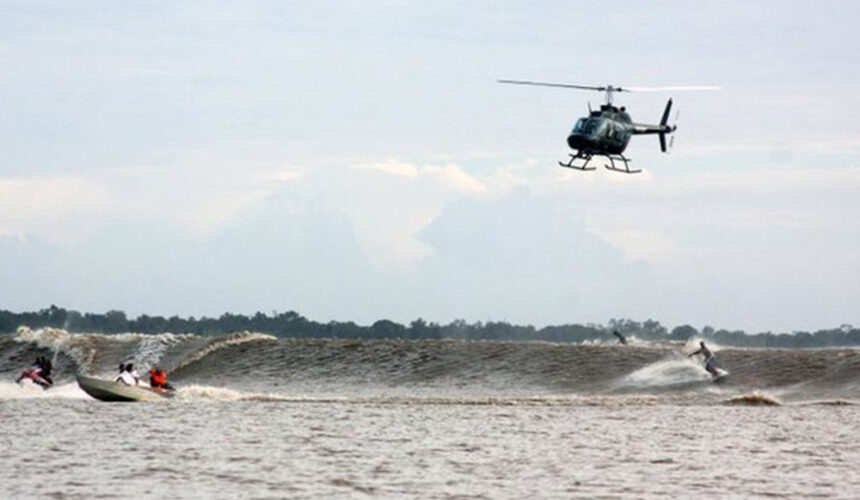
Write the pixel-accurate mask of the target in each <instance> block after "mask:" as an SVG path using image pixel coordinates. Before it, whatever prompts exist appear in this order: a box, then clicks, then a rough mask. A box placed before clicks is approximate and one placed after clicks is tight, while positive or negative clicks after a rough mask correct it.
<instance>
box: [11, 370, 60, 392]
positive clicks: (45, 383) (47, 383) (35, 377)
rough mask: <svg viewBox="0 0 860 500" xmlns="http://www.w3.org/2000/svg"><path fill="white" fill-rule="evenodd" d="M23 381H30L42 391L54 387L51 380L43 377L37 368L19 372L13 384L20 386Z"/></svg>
mask: <svg viewBox="0 0 860 500" xmlns="http://www.w3.org/2000/svg"><path fill="white" fill-rule="evenodd" d="M25 380H30V381H31V382H33V383H34V384H36V385H38V386H39V387H41V388H43V389H49V388H50V387H51V386H52V385H54V382H53V381H52V380H51V378H50V377H46V376H43V375H42V369H41V368H37V367H31V368H27V369H26V370H24V371H23V372H21V375H20V376H19V377H18V379H17V380H15V382H17V383H19V384H20V383H22V382H23V381H25Z"/></svg>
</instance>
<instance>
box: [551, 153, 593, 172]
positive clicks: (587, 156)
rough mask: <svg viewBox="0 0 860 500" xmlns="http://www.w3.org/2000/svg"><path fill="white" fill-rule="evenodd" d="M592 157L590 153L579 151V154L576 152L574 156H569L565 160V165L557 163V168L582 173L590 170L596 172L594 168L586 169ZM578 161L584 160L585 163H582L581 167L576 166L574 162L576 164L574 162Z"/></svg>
mask: <svg viewBox="0 0 860 500" xmlns="http://www.w3.org/2000/svg"><path fill="white" fill-rule="evenodd" d="M592 156H593V155H592V154H591V153H583V152H581V151H580V152H577V153H576V154H571V155H570V159H569V160H567V163H562V162H558V166H560V167H565V168H572V169H574V170H582V171H583V172H587V171H590V170H597V169H596V168H595V167H591V168H588V162H590V161H591V157H592ZM579 159H582V160H585V162H583V164H582V165H576V164H575V162H576V160H579Z"/></svg>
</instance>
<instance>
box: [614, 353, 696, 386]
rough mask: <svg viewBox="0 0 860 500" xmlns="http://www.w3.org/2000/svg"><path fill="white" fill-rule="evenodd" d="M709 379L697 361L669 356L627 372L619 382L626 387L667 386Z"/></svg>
mask: <svg viewBox="0 0 860 500" xmlns="http://www.w3.org/2000/svg"><path fill="white" fill-rule="evenodd" d="M710 379H711V376H710V374H708V372H707V371H706V370H705V369H704V368H703V367H702V366H701V365H700V364H699V363H696V362H695V361H693V360H691V359H688V358H670V359H664V360H662V361H657V362H656V363H651V364H650V365H648V366H645V367H643V368H640V369H638V370H636V371H635V372H632V373H629V374H627V375H626V376H624V377H623V378H622V379H621V380H620V381H619V384H620V385H621V386H628V387H629V386H632V387H667V386H673V385H681V384H687V383H691V382H700V381H706V380H710Z"/></svg>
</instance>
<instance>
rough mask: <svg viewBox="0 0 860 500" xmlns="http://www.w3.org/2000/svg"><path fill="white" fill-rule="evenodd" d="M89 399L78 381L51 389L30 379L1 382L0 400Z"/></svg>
mask: <svg viewBox="0 0 860 500" xmlns="http://www.w3.org/2000/svg"><path fill="white" fill-rule="evenodd" d="M57 398H59V399H87V398H89V396H87V395H86V393H84V391H82V390H81V388H80V387H78V384H77V383H74V382H71V383H68V384H62V385H56V386H54V387H51V388H50V389H42V388H41V387H39V386H38V385H36V384H34V383H33V382H31V381H29V380H24V381H22V382H21V383H20V384H19V383H15V382H0V400H3V399H57Z"/></svg>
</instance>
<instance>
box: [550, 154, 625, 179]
mask: <svg viewBox="0 0 860 500" xmlns="http://www.w3.org/2000/svg"><path fill="white" fill-rule="evenodd" d="M594 156H605V157H606V158H608V159H609V165H604V167H606V169H607V170H613V171H615V172H621V173H622V174H638V173H639V172H641V171H642V170H631V169H630V160H629V159H628V158H626V157H625V156H624V155H620V154H619V155H607V154H597V153H583V152H582V151H578V152H577V153H576V154H571V155H570V159H569V160H568V161H567V163H562V162H558V164H559V166H561V167H565V168H572V169H574V170H582V171H583V172H587V171H591V170H596V167H591V168H588V162H590V161H591V158H592V157H594ZM576 160H585V161H584V162H583V163H582V165H577V164H576ZM616 160H617V161H620V162H623V163H624V168H621V167H617V166H615V161H616Z"/></svg>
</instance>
